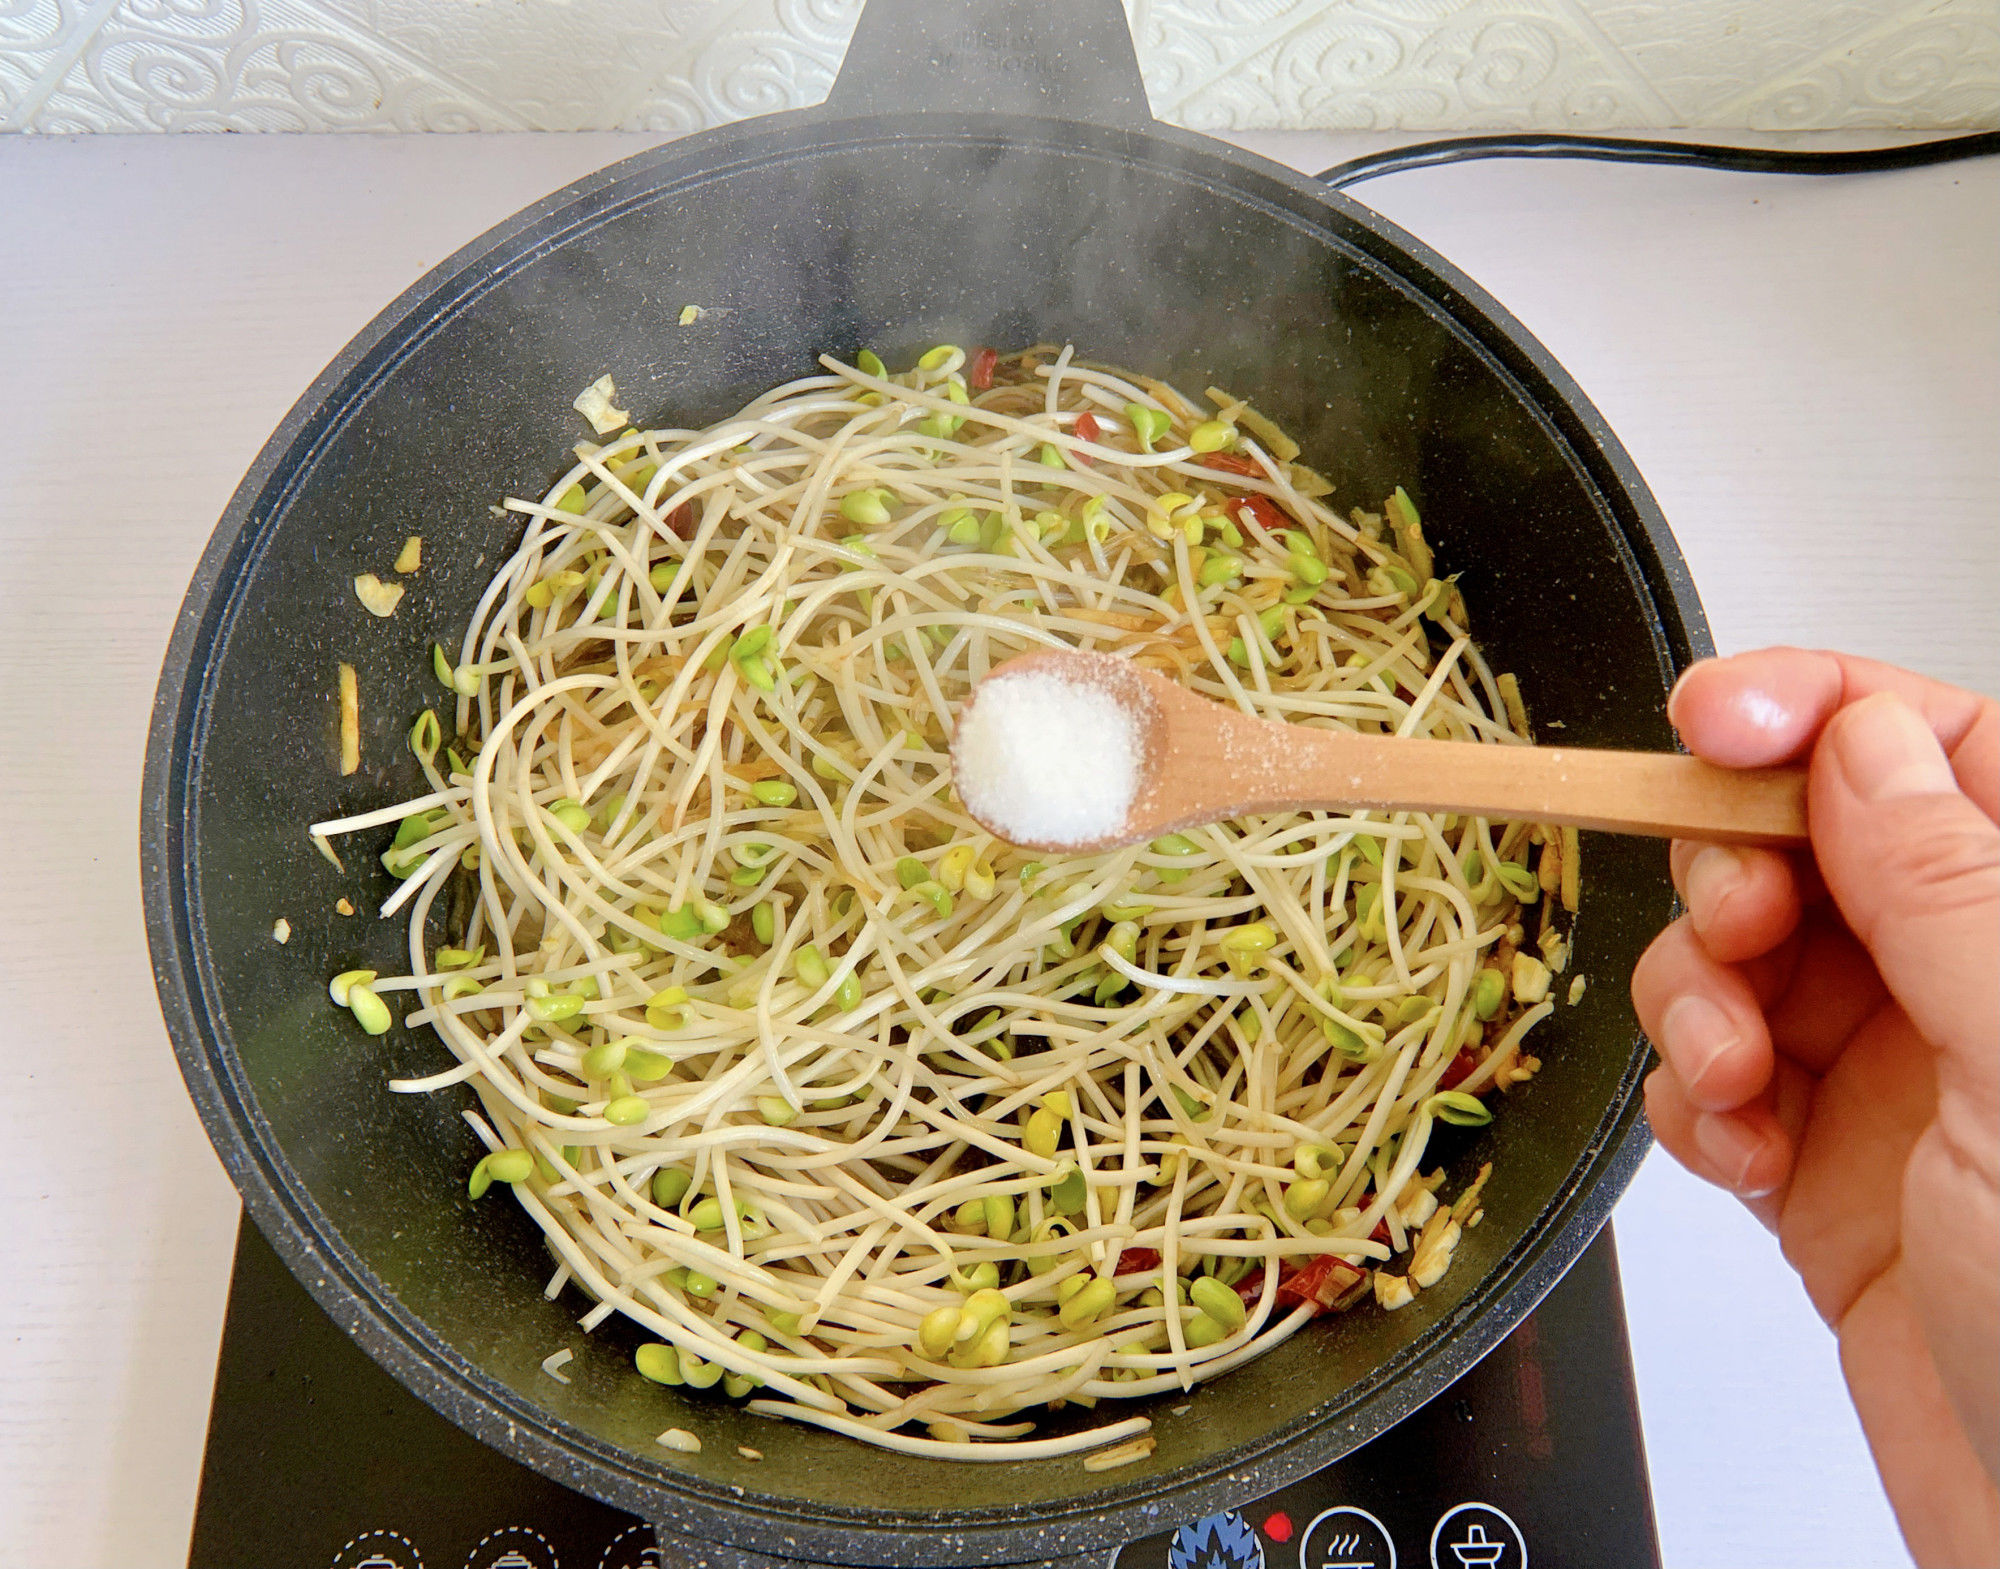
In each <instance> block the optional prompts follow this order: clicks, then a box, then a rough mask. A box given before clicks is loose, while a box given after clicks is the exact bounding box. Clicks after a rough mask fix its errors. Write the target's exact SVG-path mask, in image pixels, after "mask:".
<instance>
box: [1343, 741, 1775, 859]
mask: <svg viewBox="0 0 2000 1569" xmlns="http://www.w3.org/2000/svg"><path fill="white" fill-rule="evenodd" d="M1327 757H1328V764H1329V765H1330V766H1332V767H1334V768H1336V769H1337V770H1338V772H1339V775H1340V776H1341V777H1339V778H1338V780H1337V781H1336V782H1338V783H1339V784H1340V786H1341V796H1342V799H1343V800H1349V799H1351V800H1352V801H1353V802H1354V804H1356V805H1362V804H1369V805H1377V804H1379V805H1389V804H1394V805H1395V806H1397V807H1400V808H1407V809H1416V810H1421V811H1433V812H1458V813H1462V814H1464V815H1466V816H1473V817H1497V818H1514V819H1522V820H1526V821H1531V822H1542V823H1568V824H1573V825H1574V826H1576V827H1579V828H1599V829H1604V830H1607V831H1609V832H1611V833H1622V834H1650V835H1656V836H1658V837H1661V838H1675V839H1707V840H1712V841H1716V842H1719V843H1723V844H1765V845H1800V844H1804V843H1805V842H1806V774H1805V770H1804V769H1802V768H1759V769H1734V768H1718V767H1716V766H1715V764H1713V763H1707V762H1703V761H1702V760H1701V759H1700V758H1698V757H1686V756H1683V755H1681V754H1679V753H1676V752H1611V751H1598V750H1595V749H1591V748H1584V747H1557V746H1481V745H1477V744H1475V743H1471V742H1459V741H1416V740H1409V741H1405V740H1394V739H1384V738H1379V737H1375V736H1353V737H1340V738H1337V739H1333V741H1332V745H1331V746H1330V747H1329V748H1328V749H1327Z"/></svg>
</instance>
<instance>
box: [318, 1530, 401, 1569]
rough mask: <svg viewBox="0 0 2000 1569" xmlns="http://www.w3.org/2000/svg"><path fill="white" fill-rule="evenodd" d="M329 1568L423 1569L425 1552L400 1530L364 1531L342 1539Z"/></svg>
mask: <svg viewBox="0 0 2000 1569" xmlns="http://www.w3.org/2000/svg"><path fill="white" fill-rule="evenodd" d="M329 1569H424V1555H423V1554H422V1553H420V1552H418V1551H417V1548H416V1544H415V1543H414V1542H412V1541H411V1540H410V1539H409V1538H408V1537H407V1536H405V1535H403V1533H402V1532H401V1531H363V1532H362V1533H361V1534H360V1535H359V1536H351V1537H349V1538H348V1539H347V1540H346V1541H345V1542H343V1543H341V1546H340V1551H339V1552H337V1553H335V1554H334V1555H333V1563H332V1564H331V1565H330V1566H329Z"/></svg>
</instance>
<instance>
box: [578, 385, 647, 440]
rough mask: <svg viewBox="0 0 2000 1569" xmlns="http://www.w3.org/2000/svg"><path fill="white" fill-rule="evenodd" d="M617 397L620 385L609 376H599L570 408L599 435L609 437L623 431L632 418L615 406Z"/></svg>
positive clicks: (580, 393)
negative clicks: (614, 401) (617, 431)
mask: <svg viewBox="0 0 2000 1569" xmlns="http://www.w3.org/2000/svg"><path fill="white" fill-rule="evenodd" d="M617 396H618V384H617V383H616V382H614V381H613V380H612V379H611V378H610V377H609V376H599V377H598V378H597V380H595V381H593V382H592V383H591V384H590V385H589V386H587V387H585V388H584V389H583V391H581V392H579V393H578V394H577V395H576V402H574V403H572V404H571V405H570V407H571V408H573V409H575V410H576V411H577V413H579V414H581V415H582V416H583V417H584V418H585V419H587V420H589V421H590V428H591V429H592V430H594V431H596V432H597V434H598V435H600V436H608V435H610V434H611V433H612V432H613V431H614V430H623V429H624V428H625V423H626V421H628V420H630V419H631V418H632V416H631V415H630V414H628V413H626V412H625V410H623V409H621V408H618V407H616V406H615V405H614V404H613V402H612V400H613V399H614V398H616V397H617Z"/></svg>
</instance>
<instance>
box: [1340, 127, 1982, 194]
mask: <svg viewBox="0 0 2000 1569" xmlns="http://www.w3.org/2000/svg"><path fill="white" fill-rule="evenodd" d="M1994 153H2000V131H1979V132H1975V133H1974V134H1972V135H1970V136H1948V137H1945V138H1943V139H1942V140H1939V141H1930V142H1909V143H1906V144H1905V145H1903V146H1901V147H1862V148H1856V149H1853V150H1852V151H1845V152H1792V151H1789V150H1787V149H1783V148H1775V147H1724V146H1717V145H1711V144H1708V143H1704V142H1669V141H1658V140H1647V139H1642V138H1637V137H1632V138H1627V137H1619V136H1565V135H1559V134H1554V133H1548V134H1544V133H1540V132H1533V133H1526V134H1519V135H1500V136H1454V137H1452V138H1450V139H1449V140H1447V141H1441V142H1417V143H1414V144H1412V145H1411V146H1408V147H1394V148H1391V149H1389V150H1388V151H1387V152H1379V153H1368V154H1366V155H1365V156H1363V157H1360V158H1350V159H1348V160H1347V162H1345V163H1337V164H1335V165H1334V166H1333V167H1332V168H1331V169H1326V170H1322V171H1321V172H1320V173H1319V174H1318V175H1317V176H1315V178H1317V179H1320V180H1323V181H1325V182H1326V183H1327V184H1328V185H1330V186H1331V187H1333V189H1334V190H1336V191H1344V190H1346V189H1347V188H1348V187H1349V186H1350V185H1359V184H1360V183H1361V182H1362V181H1363V180H1373V179H1378V178H1380V177H1381V176H1382V175H1385V174H1401V173H1403V172H1404V171H1405V170H1409V169H1428V168H1432V167H1434V166H1436V165H1438V164H1444V163H1462V162H1466V161H1468V160H1471V159H1475V158H1599V159H1604V160H1607V161H1609V162H1613V163H1667V164H1684V165H1686V166H1688V167H1690V168H1695V169H1728V170H1733V171H1735V172H1738V173H1744V174H1872V173H1875V172H1877V171H1879V170H1883V169H1917V168H1921V167H1923V166H1924V165H1926V164H1934V163H1950V162H1952V161H1953V160H1955V159H1959V158H1984V157H1988V156H1990V155H1992V154H1994Z"/></svg>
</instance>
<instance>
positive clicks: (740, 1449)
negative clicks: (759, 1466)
mask: <svg viewBox="0 0 2000 1569" xmlns="http://www.w3.org/2000/svg"><path fill="white" fill-rule="evenodd" d="M736 1452H737V1453H738V1454H739V1455H741V1456H742V1457H743V1458H744V1459H745V1460H762V1459H763V1458H764V1451H763V1450H761V1449H752V1448H751V1447H750V1446H749V1445H748V1444H738V1445H737V1446H736Z"/></svg>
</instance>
